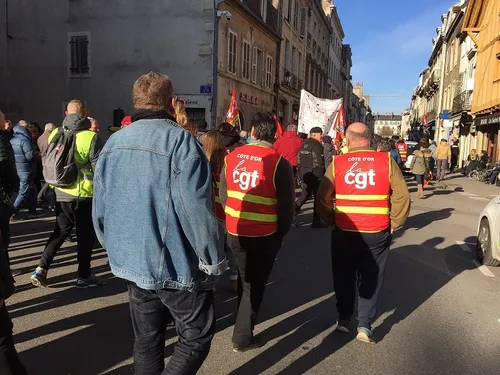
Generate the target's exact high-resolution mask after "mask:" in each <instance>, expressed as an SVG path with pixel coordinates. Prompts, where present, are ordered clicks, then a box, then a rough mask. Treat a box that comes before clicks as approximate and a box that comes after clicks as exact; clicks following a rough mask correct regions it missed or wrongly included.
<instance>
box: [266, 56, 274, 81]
mask: <svg viewBox="0 0 500 375" xmlns="http://www.w3.org/2000/svg"><path fill="white" fill-rule="evenodd" d="M272 85H273V58H272V57H271V56H269V55H267V57H266V87H267V88H268V89H270V88H271V86H272Z"/></svg>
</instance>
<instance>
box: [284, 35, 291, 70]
mask: <svg viewBox="0 0 500 375" xmlns="http://www.w3.org/2000/svg"><path fill="white" fill-rule="evenodd" d="M285 69H286V70H288V71H290V70H291V69H292V57H291V48H290V41H289V40H288V39H285Z"/></svg>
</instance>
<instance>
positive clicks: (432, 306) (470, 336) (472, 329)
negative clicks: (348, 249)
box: [8, 178, 500, 375]
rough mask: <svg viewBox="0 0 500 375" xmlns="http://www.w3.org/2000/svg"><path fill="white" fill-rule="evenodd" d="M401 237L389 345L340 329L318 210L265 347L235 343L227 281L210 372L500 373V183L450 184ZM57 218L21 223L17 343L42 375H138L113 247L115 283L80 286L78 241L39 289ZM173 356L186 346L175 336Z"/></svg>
mask: <svg viewBox="0 0 500 375" xmlns="http://www.w3.org/2000/svg"><path fill="white" fill-rule="evenodd" d="M409 186H410V189H411V191H412V199H413V205H412V214H411V217H410V218H409V219H408V222H407V225H406V226H405V227H404V228H403V229H401V230H399V231H398V232H396V233H395V235H394V241H393V246H392V250H391V255H390V258H389V263H388V268H387V273H386V281H385V287H384V290H383V292H382V297H381V301H380V308H379V312H380V316H379V318H378V319H377V321H376V323H375V330H376V331H375V333H376V336H377V338H378V339H379V340H380V341H379V343H378V344H377V345H367V344H363V343H360V342H357V341H356V340H355V333H352V334H348V335H342V334H339V333H336V332H334V331H333V327H334V323H335V321H336V318H337V314H336V310H335V296H334V294H333V289H332V277H331V262H330V250H329V249H330V235H329V231H328V230H327V229H321V230H313V229H311V228H310V227H309V226H308V225H307V223H308V221H310V212H311V209H310V205H309V206H308V207H309V208H306V209H305V213H304V214H303V215H301V217H300V218H299V224H301V225H302V226H300V227H298V228H295V229H293V230H292V232H291V233H290V235H288V237H287V238H286V240H285V243H284V246H283V248H282V249H281V251H280V253H279V254H278V259H277V261H276V263H275V267H274V270H273V273H272V275H271V278H270V281H269V285H268V288H267V292H266V297H265V301H264V304H263V307H262V310H261V314H260V319H259V321H260V324H259V325H258V326H257V327H256V331H257V332H261V333H262V335H263V337H264V338H265V339H266V340H268V341H269V342H268V344H267V345H266V346H265V347H263V348H262V349H260V350H257V351H254V352H251V353H245V354H235V353H233V352H232V350H231V333H232V324H233V323H234V319H235V310H236V298H235V296H234V295H232V294H230V293H228V292H227V287H228V280H227V278H224V279H223V280H222V281H221V283H220V284H219V286H218V288H217V294H216V309H217V316H218V321H217V331H218V332H217V335H216V337H215V338H214V341H213V345H212V350H211V352H210V355H209V357H208V359H207V361H206V362H205V364H204V365H203V367H202V369H201V371H200V374H206V375H209V374H210V375H213V374H217V375H219V374H234V375H245V374H291V375H292V374H293V375H295V374H304V373H308V374H332V373H342V374H344V375H349V374H353V375H354V374H356V375H357V374H377V375H379V374H380V375H387V374H398V375H406V374H408V375H413V374H415V375H417V374H418V375H421V374H442V375H444V374H481V375H489V374H491V375H493V374H495V375H496V374H498V373H499V372H500V369H499V365H498V356H499V353H500V298H499V297H500V294H499V293H500V283H499V280H500V270H499V269H484V268H479V269H478V268H477V266H476V265H475V264H474V263H473V258H474V255H473V251H474V246H473V243H474V242H475V234H476V233H475V232H476V226H477V217H478V215H479V213H480V212H481V210H482V209H483V207H484V206H485V205H486V203H487V202H488V200H489V199H490V198H492V197H493V196H495V195H496V194H500V188H496V187H488V186H484V185H480V184H479V183H476V182H472V181H470V180H466V179H461V178H456V179H452V180H450V186H449V188H450V189H449V190H438V189H432V190H431V191H428V192H427V198H426V199H424V200H417V199H416V197H415V191H416V186H415V185H414V183H410V184H409ZM52 225H53V221H52V219H51V218H50V217H49V218H45V219H40V220H36V221H26V222H21V223H16V224H13V226H12V231H13V236H14V237H13V240H12V247H11V252H10V254H11V260H12V267H13V268H21V269H22V270H23V271H24V274H23V275H21V276H19V277H18V278H17V287H18V293H17V294H16V295H15V296H13V297H12V298H11V299H10V300H9V301H8V306H9V310H10V312H11V315H12V317H13V319H14V324H15V334H16V335H15V340H16V343H17V348H18V350H19V351H20V353H21V358H22V360H23V361H24V363H25V364H26V366H27V368H28V370H29V373H30V374H31V375H66V374H71V375H97V374H113V375H122V374H123V375H131V374H133V370H132V366H131V363H132V359H131V355H132V345H133V335H132V330H131V325H130V319H129V315H128V304H127V296H126V293H125V286H124V283H123V282H122V281H120V280H118V279H115V278H113V277H112V275H111V274H110V272H109V268H108V267H107V265H106V254H105V252H104V250H102V249H100V250H96V251H95V253H94V261H93V265H94V267H95V270H96V271H97V273H98V274H99V275H103V276H104V277H106V278H108V279H109V282H108V284H107V285H106V286H104V287H102V288H98V289H93V290H77V289H76V288H74V281H75V271H76V254H75V250H76V248H75V244H66V245H65V247H64V248H63V249H61V251H60V253H59V254H58V256H57V258H56V260H55V263H54V265H53V268H52V269H51V270H50V272H49V282H50V288H45V289H34V288H32V287H31V284H30V283H29V273H30V272H31V271H32V270H33V269H34V267H35V266H36V263H37V261H38V259H39V256H40V254H41V251H42V249H43V245H44V243H45V241H46V239H47V238H48V236H49V234H50V231H51V229H52ZM166 337H167V341H166V345H165V353H166V356H168V355H170V354H171V353H172V350H173V345H174V343H175V333H174V332H173V331H172V330H170V331H168V332H167V335H166Z"/></svg>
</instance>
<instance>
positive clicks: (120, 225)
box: [93, 72, 227, 375]
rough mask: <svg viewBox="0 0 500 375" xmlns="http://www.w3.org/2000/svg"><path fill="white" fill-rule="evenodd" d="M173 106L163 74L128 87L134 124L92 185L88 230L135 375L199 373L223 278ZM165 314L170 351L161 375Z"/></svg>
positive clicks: (213, 222) (205, 168) (217, 227)
mask: <svg viewBox="0 0 500 375" xmlns="http://www.w3.org/2000/svg"><path fill="white" fill-rule="evenodd" d="M172 97H173V88H172V84H171V82H170V80H169V78H168V77H167V76H165V75H163V74H160V73H153V72H150V73H147V74H145V75H143V76H141V77H140V78H139V79H138V80H137V81H136V82H135V83H134V88H133V103H134V108H135V111H134V112H133V114H132V120H133V123H132V124H131V125H130V126H128V127H126V128H125V129H123V130H121V131H119V132H117V133H115V134H114V135H113V136H112V137H111V138H110V139H109V140H108V141H107V143H106V145H105V146H104V149H103V151H102V154H101V157H100V160H99V162H98V165H97V169H96V171H95V176H94V181H95V195H94V212H93V219H94V227H95V229H96V233H97V236H98V238H99V241H100V243H101V244H102V246H103V247H104V248H105V249H106V250H107V252H108V256H109V264H110V266H111V271H112V272H113V274H115V275H116V276H117V277H119V278H122V279H125V280H126V281H127V286H128V293H129V300H130V315H131V319H132V326H133V329H134V334H135V342H134V369H135V374H137V375H150V374H155V375H159V374H195V373H196V372H197V371H198V369H199V368H200V367H201V365H202V364H203V362H204V360H205V359H206V357H207V355H208V352H209V350H210V343H211V341H212V338H213V335H214V333H215V312H214V306H213V305H214V294H213V291H212V288H213V287H214V286H215V285H216V283H217V280H218V277H217V276H219V275H221V274H222V273H223V272H224V271H225V270H226V269H227V261H226V260H225V256H224V231H223V227H222V225H221V224H220V222H219V221H218V220H217V218H216V216H215V215H214V212H213V207H212V186H213V185H212V175H211V170H210V165H209V163H208V161H207V158H206V157H205V155H204V153H203V150H202V149H201V146H200V144H199V143H198V142H197V140H196V139H195V137H193V136H192V135H191V134H190V133H189V132H187V131H184V130H183V129H181V128H180V127H179V124H177V123H176V122H175V117H174V108H173V104H172ZM132 160H133V165H131V163H130V162H129V161H132ZM139 187H140V188H139ZM111 195H112V199H109V196H111ZM130 212H134V215H130ZM138 218H139V219H138ZM138 220H139V221H140V225H137V224H138ZM169 313H170V314H171V317H173V319H174V320H175V322H176V330H177V334H178V335H179V341H178V342H177V344H176V347H175V348H174V350H173V354H172V356H171V357H170V360H169V362H168V364H167V365H166V366H165V362H164V351H165V329H166V324H167V322H168V320H169V316H170V314H169Z"/></svg>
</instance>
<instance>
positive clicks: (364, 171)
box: [316, 123, 410, 343]
mask: <svg viewBox="0 0 500 375" xmlns="http://www.w3.org/2000/svg"><path fill="white" fill-rule="evenodd" d="M346 142H347V146H348V147H349V152H348V153H347V154H345V155H338V156H334V159H333V163H332V164H330V166H329V167H328V170H327V172H326V174H325V177H324V178H323V180H322V182H321V185H320V188H319V190H318V195H317V197H316V206H317V210H318V213H319V215H320V216H321V218H322V219H323V220H324V221H325V222H326V223H328V224H329V225H334V229H333V232H332V238H331V244H332V248H331V251H332V267H333V280H334V289H335V296H336V298H337V309H338V313H339V318H338V324H337V328H336V329H337V331H340V332H349V328H350V327H349V326H350V321H351V318H352V315H353V312H354V305H355V301H356V298H355V295H356V290H358V335H357V339H358V340H360V341H363V342H368V343H375V338H374V336H373V331H372V326H371V324H372V322H373V321H374V319H375V317H376V313H377V302H378V298H379V294H380V291H381V289H382V283H383V278H384V271H385V266H386V263H387V258H388V255H389V248H390V245H391V241H392V232H393V231H394V230H395V229H397V228H398V227H401V226H402V225H403V224H404V222H405V221H406V218H407V217H408V214H409V212H410V194H409V193H408V188H407V186H406V182H405V180H404V177H403V175H402V173H401V169H400V168H399V167H398V165H397V164H396V162H395V161H394V159H392V158H391V157H389V155H388V154H385V153H383V152H374V151H373V150H372V149H370V131H369V130H368V127H367V126H366V125H365V124H362V123H354V124H352V125H350V126H349V127H348V128H347V131H346ZM334 202H335V208H334Z"/></svg>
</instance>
